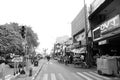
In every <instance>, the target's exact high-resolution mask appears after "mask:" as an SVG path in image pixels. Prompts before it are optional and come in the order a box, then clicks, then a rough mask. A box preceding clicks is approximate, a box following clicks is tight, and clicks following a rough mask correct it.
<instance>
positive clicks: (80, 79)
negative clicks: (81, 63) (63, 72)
mask: <svg viewBox="0 0 120 80" xmlns="http://www.w3.org/2000/svg"><path fill="white" fill-rule="evenodd" d="M72 75H73V76H75V77H76V78H77V79H79V80H84V79H83V78H82V77H80V76H78V75H76V74H75V73H72Z"/></svg>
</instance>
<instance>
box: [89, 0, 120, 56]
mask: <svg viewBox="0 0 120 80" xmlns="http://www.w3.org/2000/svg"><path fill="white" fill-rule="evenodd" d="M119 4H120V0H95V1H94V2H93V3H92V4H91V13H90V15H89V18H88V19H89V21H90V27H91V30H92V35H93V49H94V50H93V51H94V55H95V54H96V53H99V54H100V55H105V54H108V55H111V56H113V55H119V56H120V54H119V53H120V49H119V47H120V5H119Z"/></svg>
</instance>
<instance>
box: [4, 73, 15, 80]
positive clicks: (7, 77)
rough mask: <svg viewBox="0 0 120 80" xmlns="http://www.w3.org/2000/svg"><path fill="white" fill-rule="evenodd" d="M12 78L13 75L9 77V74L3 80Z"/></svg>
mask: <svg viewBox="0 0 120 80" xmlns="http://www.w3.org/2000/svg"><path fill="white" fill-rule="evenodd" d="M12 77H14V76H13V75H10V74H9V75H6V76H5V80H10V79H11V78H12Z"/></svg>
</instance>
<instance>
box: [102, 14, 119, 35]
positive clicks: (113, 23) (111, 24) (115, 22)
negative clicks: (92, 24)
mask: <svg viewBox="0 0 120 80" xmlns="http://www.w3.org/2000/svg"><path fill="white" fill-rule="evenodd" d="M117 27H120V18H119V15H117V16H115V17H113V18H112V19H110V20H108V21H106V22H105V23H103V24H102V25H100V31H101V34H102V33H105V32H107V31H109V30H113V29H115V28H117Z"/></svg>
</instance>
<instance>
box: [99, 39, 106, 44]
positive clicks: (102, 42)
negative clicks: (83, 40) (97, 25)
mask: <svg viewBox="0 0 120 80" xmlns="http://www.w3.org/2000/svg"><path fill="white" fill-rule="evenodd" d="M103 44H107V40H103V41H100V42H99V45H103Z"/></svg>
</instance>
